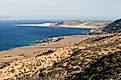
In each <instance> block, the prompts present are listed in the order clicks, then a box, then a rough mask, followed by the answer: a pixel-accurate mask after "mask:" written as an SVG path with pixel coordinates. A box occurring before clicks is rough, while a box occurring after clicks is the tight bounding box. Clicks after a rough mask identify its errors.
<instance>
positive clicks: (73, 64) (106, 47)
mask: <svg viewBox="0 0 121 80" xmlns="http://www.w3.org/2000/svg"><path fill="white" fill-rule="evenodd" d="M120 44H121V33H118V34H112V35H108V36H99V37H94V38H88V39H86V40H84V41H81V42H80V43H78V44H75V45H74V46H72V47H63V48H58V49H57V50H55V51H54V52H51V53H50V52H48V53H46V54H43V55H40V56H37V57H35V58H29V59H25V60H21V61H17V62H14V63H12V64H10V65H9V66H7V67H5V68H2V69H0V78H1V79H2V80H4V79H8V80H9V79H10V80H27V79H28V80H82V79H86V77H84V76H86V74H85V71H86V70H87V68H89V67H90V66H91V64H92V63H94V62H95V60H96V59H100V58H102V57H103V56H108V55H110V54H112V53H114V52H116V51H121V45H120ZM54 56H55V57H54ZM118 62H120V61H118ZM92 74H93V73H90V75H92ZM118 74H119V72H118ZM99 76H100V75H99ZM118 76H119V75H118ZM87 77H88V76H87ZM109 77H110V74H109ZM109 77H106V78H109ZM113 78H114V77H111V79H113ZM116 78H117V80H118V78H119V77H116ZM91 79H93V78H92V77H90V79H89V78H88V80H91ZM119 80H120V79H119Z"/></svg>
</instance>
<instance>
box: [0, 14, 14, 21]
mask: <svg viewBox="0 0 121 80" xmlns="http://www.w3.org/2000/svg"><path fill="white" fill-rule="evenodd" d="M9 19H13V17H12V16H3V15H0V20H9Z"/></svg>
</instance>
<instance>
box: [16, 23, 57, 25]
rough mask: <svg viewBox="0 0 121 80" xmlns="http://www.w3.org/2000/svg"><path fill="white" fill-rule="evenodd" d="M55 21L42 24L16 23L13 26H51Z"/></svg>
mask: <svg viewBox="0 0 121 80" xmlns="http://www.w3.org/2000/svg"><path fill="white" fill-rule="evenodd" d="M54 24H55V23H43V24H17V25H14V26H53V25H54Z"/></svg>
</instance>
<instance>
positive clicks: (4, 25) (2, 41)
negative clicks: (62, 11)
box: [0, 20, 90, 50]
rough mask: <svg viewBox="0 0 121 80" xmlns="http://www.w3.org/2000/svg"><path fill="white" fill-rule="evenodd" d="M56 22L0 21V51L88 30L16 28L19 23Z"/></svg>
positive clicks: (83, 32)
mask: <svg viewBox="0 0 121 80" xmlns="http://www.w3.org/2000/svg"><path fill="white" fill-rule="evenodd" d="M43 22H58V21H39V20H37V21H35V20H34V21H0V50H7V49H11V48H15V47H20V46H27V45H32V44H35V40H43V39H47V38H52V37H57V36H68V35H79V34H85V33H86V32H87V31H89V30H90V29H79V28H54V27H53V28H49V27H17V26H13V25H15V24H20V23H25V24H27V23H43Z"/></svg>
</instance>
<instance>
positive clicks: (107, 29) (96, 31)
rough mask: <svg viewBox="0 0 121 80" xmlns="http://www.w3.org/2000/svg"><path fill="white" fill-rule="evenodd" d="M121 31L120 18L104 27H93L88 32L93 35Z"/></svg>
mask: <svg viewBox="0 0 121 80" xmlns="http://www.w3.org/2000/svg"><path fill="white" fill-rule="evenodd" d="M120 31H121V19H118V20H116V21H114V22H112V23H111V24H109V25H107V26H105V27H103V28H97V29H92V30H91V31H90V32H89V33H88V34H91V35H95V34H107V33H117V32H120Z"/></svg>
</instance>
